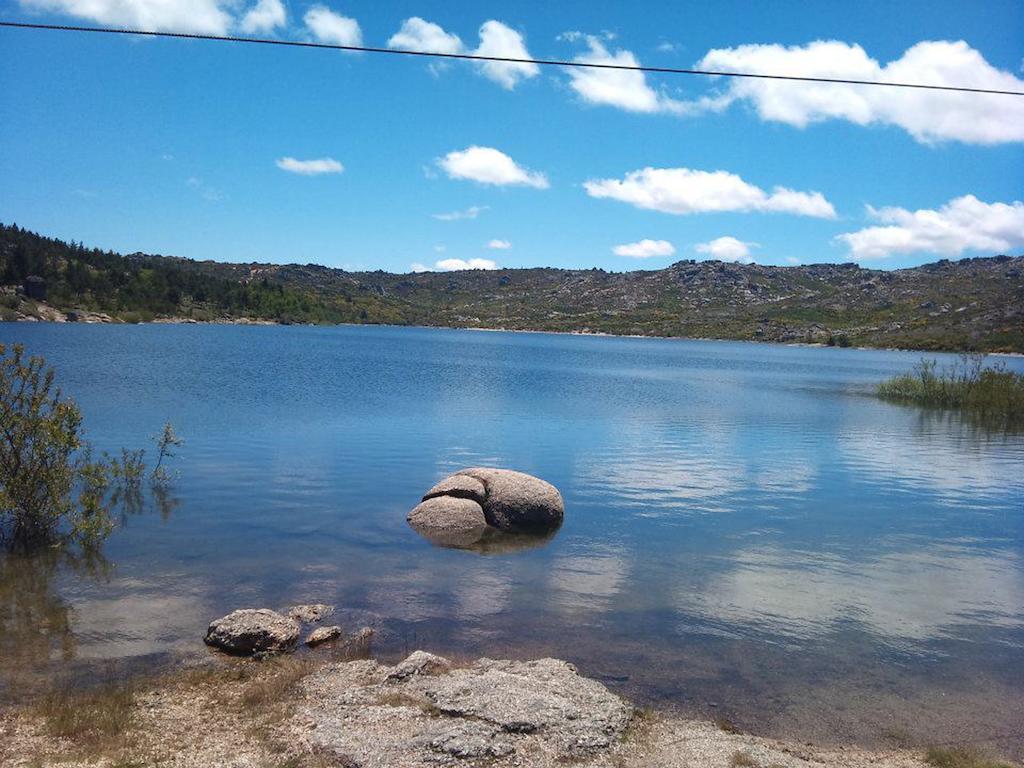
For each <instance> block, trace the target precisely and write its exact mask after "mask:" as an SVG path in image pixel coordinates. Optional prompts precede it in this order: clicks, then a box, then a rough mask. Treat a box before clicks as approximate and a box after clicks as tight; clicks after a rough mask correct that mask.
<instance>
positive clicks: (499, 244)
mask: <svg viewBox="0 0 1024 768" xmlns="http://www.w3.org/2000/svg"><path fill="white" fill-rule="evenodd" d="M487 247H488V248H492V249H494V250H497V251H505V250H508V249H509V248H511V247H512V243H510V242H509V241H508V240H491V242H489V243H488V244H487Z"/></svg>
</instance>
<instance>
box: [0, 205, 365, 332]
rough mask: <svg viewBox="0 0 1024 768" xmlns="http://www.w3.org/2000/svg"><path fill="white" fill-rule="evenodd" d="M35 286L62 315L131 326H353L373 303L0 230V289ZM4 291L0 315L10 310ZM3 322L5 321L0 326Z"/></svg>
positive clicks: (13, 304)
mask: <svg viewBox="0 0 1024 768" xmlns="http://www.w3.org/2000/svg"><path fill="white" fill-rule="evenodd" d="M29 277H39V278H42V280H43V281H44V283H43V284H44V285H45V291H46V302H47V303H48V304H50V305H51V306H54V307H57V308H59V309H62V310H82V311H86V312H98V313H106V314H110V315H112V316H114V318H116V319H119V320H123V321H127V322H138V321H147V320H152V319H154V318H156V317H161V316H164V317H170V316H177V317H187V318H192V319H195V320H217V319H223V318H242V317H246V318H252V319H258V320H274V321H277V322H295V323H339V322H359V321H360V320H361V319H365V317H361V315H364V314H365V312H366V311H367V310H370V309H373V308H374V307H373V304H374V302H373V301H368V302H364V304H363V305H357V304H355V303H352V302H345V301H328V300H325V299H323V298H321V297H315V296H311V295H309V293H308V292H306V291H299V290H294V289H291V288H289V287H287V286H285V285H282V284H281V283H276V282H270V281H267V280H259V279H257V280H248V281H243V280H238V279H230V278H224V277H219V276H217V275H214V274H209V273H206V272H203V271H200V270H196V269H188V268H183V260H181V259H174V258H164V257H160V256H147V255H144V254H133V255H131V256H122V255H119V254H116V253H112V252H110V251H101V250H99V249H96V248H92V249H89V248H85V247H84V246H83V245H81V244H80V243H79V244H75V243H65V242H63V241H60V240H54V239H52V238H47V237H41V236H39V235H37V234H34V233H32V232H28V231H27V230H23V229H20V228H18V227H17V226H6V225H3V224H0V285H4V286H21V285H23V284H24V283H25V280H26V279H27V278H29ZM18 305H19V300H18V297H17V294H16V293H13V292H11V291H8V293H7V295H6V296H5V297H4V300H3V304H2V305H0V306H2V307H3V310H5V315H8V316H9V315H11V314H13V312H14V310H15V309H16V308H17V307H18ZM5 319H9V318H5Z"/></svg>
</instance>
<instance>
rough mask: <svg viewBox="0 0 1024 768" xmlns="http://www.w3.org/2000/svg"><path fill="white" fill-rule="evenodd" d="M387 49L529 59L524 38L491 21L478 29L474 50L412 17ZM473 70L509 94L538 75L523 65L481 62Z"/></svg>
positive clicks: (533, 68)
mask: <svg viewBox="0 0 1024 768" xmlns="http://www.w3.org/2000/svg"><path fill="white" fill-rule="evenodd" d="M388 46H389V47H391V48H398V49H401V50H406V51H422V52H424V53H469V54H472V55H474V56H496V57H499V58H508V59H529V58H532V57H531V56H530V52H529V51H528V50H527V49H526V41H525V40H524V39H523V36H522V35H521V34H520V33H519V32H517V31H516V30H514V29H512V28H511V27H510V26H508V25H507V24H502V23H501V22H500V21H495V20H493V19H492V20H490V21H485V22H484V23H483V24H482V25H481V27H480V43H479V45H477V47H476V48H475V49H467V48H466V46H465V45H464V44H463V42H462V40H461V39H460V38H459V36H458V35H456V34H454V33H453V32H446V31H445V29H444V28H443V27H441V26H440V25H439V24H435V23H433V22H432V21H427V20H426V19H421V18H420V17H419V16H412V17H410V18H408V19H406V20H405V21H403V22H402V27H401V29H399V30H398V32H396V33H395V34H394V35H392V36H391V38H390V39H389V40H388ZM439 66H440V65H439V64H436V63H435V64H433V65H432V67H433V68H434V71H435V72H436V71H437V68H438V67H439ZM474 66H475V67H476V68H477V70H478V71H479V72H480V73H481V74H482V75H484V76H485V77H488V78H490V79H491V80H493V81H494V82H496V83H498V84H499V85H500V86H502V87H503V88H507V89H508V90H512V89H513V88H515V87H516V85H518V84H519V82H520V81H521V80H525V79H527V78H531V77H536V76H537V75H539V74H540V67H538V66H537V65H536V64H532V63H530V62H525V61H524V62H519V61H480V62H475V63H474Z"/></svg>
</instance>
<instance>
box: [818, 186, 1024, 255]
mask: <svg viewBox="0 0 1024 768" xmlns="http://www.w3.org/2000/svg"><path fill="white" fill-rule="evenodd" d="M868 213H869V215H870V216H872V217H873V218H875V219H877V220H878V221H880V222H882V224H884V225H885V226H876V227H867V228H866V229H861V230H859V231H857V232H847V233H845V234H841V235H837V236H836V239H837V240H839V241H841V242H844V243H846V245H848V246H849V248H850V255H851V256H853V258H855V259H865V260H866V259H885V258H888V257H890V256H899V255H905V254H909V253H933V254H940V255H942V256H960V255H961V254H963V253H964V252H965V251H986V252H990V253H1007V252H1009V251H1010V250H1011V249H1014V248H1022V247H1024V203H1022V202H1021V201H1019V200H1016V201H1014V202H1012V203H1009V204H1007V203H985V202H982V201H981V200H979V199H978V198H976V197H975V196H974V195H964V196H963V197H958V198H955V199H953V200H950V201H949V202H948V203H946V204H945V205H943V206H942V207H941V208H939V209H938V210H933V209H929V208H924V209H921V210H917V211H908V210H907V209H906V208H881V209H875V208H871V207H870V206H869V207H868Z"/></svg>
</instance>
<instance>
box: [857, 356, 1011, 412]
mask: <svg viewBox="0 0 1024 768" xmlns="http://www.w3.org/2000/svg"><path fill="white" fill-rule="evenodd" d="M877 393H878V395H879V397H883V398H885V399H887V400H897V401H900V402H906V403H914V404H917V405H922V406H931V407H936V408H950V409H959V410H963V411H968V412H970V413H972V414H975V415H978V416H981V417H983V418H986V419H992V420H998V421H1002V422H1003V423H1006V424H1011V423H1013V424H1021V423H1024V375H1022V374H1020V373H1016V372H1014V371H1009V370H1007V369H1006V366H1005V365H1004V364H1002V363H996V364H994V365H988V364H987V363H986V360H985V357H984V356H983V355H964V356H963V357H962V358H961V359H960V361H959V362H957V363H954V364H952V365H950V366H947V367H945V368H939V366H938V363H937V362H936V361H935V360H922V361H921V362H920V363H918V364H917V365H916V366H915V367H914V370H913V371H912V372H911V373H904V374H900V375H899V376H893V377H892V378H891V379H887V380H886V381H883V382H882V383H880V384H879V385H878V388H877Z"/></svg>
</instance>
